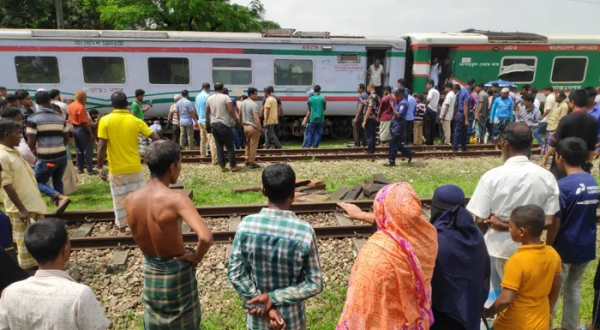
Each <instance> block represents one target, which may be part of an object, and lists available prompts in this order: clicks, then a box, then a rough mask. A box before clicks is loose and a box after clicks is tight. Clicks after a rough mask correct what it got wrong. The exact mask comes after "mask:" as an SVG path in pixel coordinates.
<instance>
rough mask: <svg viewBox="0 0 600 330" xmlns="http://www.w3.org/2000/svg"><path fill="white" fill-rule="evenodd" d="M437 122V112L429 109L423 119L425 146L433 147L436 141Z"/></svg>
mask: <svg viewBox="0 0 600 330" xmlns="http://www.w3.org/2000/svg"><path fill="white" fill-rule="evenodd" d="M436 120H437V112H436V111H433V110H432V109H431V108H427V111H425V116H424V117H423V131H424V135H425V144H427V145H430V146H432V145H433V141H434V139H435V122H436Z"/></svg>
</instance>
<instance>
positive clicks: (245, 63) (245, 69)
mask: <svg viewBox="0 0 600 330" xmlns="http://www.w3.org/2000/svg"><path fill="white" fill-rule="evenodd" d="M212 78H213V82H216V81H220V82H222V83H223V84H225V85H252V60H248V59H239V58H213V60H212Z"/></svg>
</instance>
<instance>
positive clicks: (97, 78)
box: [81, 57, 127, 84]
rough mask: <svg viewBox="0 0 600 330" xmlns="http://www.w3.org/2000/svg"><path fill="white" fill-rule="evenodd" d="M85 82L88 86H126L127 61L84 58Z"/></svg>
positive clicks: (106, 58)
mask: <svg viewBox="0 0 600 330" xmlns="http://www.w3.org/2000/svg"><path fill="white" fill-rule="evenodd" d="M81 65H82V66H83V81H84V82H85V83H86V84H125V80H126V76H127V74H126V71H125V60H124V59H123V58H122V57H83V58H82V59H81Z"/></svg>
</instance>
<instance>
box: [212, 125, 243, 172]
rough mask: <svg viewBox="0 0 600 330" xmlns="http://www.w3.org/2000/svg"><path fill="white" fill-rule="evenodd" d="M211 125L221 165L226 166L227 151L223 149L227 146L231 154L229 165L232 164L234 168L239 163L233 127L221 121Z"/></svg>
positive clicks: (228, 152) (229, 154)
mask: <svg viewBox="0 0 600 330" xmlns="http://www.w3.org/2000/svg"><path fill="white" fill-rule="evenodd" d="M210 127H211V128H212V135H213V137H214V138H215V144H216V147H217V159H218V160H219V166H221V168H225V164H226V163H227V162H226V160H225V151H224V150H223V147H226V148H227V154H228V156H229V157H228V158H229V166H231V168H234V167H235V166H236V165H237V163H236V159H235V148H234V146H233V131H232V130H231V127H229V126H227V125H225V124H223V123H220V122H216V123H211V124H210Z"/></svg>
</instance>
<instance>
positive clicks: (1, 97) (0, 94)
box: [0, 86, 8, 100]
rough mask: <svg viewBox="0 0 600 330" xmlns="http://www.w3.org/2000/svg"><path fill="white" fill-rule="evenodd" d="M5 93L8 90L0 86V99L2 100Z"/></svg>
mask: <svg viewBox="0 0 600 330" xmlns="http://www.w3.org/2000/svg"><path fill="white" fill-rule="evenodd" d="M7 95H8V91H7V90H6V87H4V86H0V100H4V99H5V98H6V96H7Z"/></svg>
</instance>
